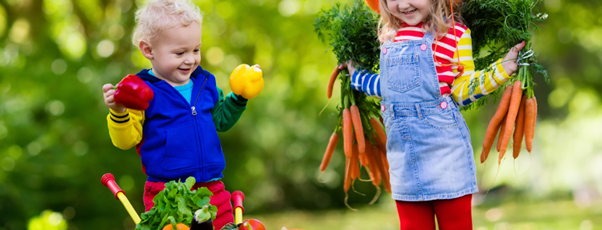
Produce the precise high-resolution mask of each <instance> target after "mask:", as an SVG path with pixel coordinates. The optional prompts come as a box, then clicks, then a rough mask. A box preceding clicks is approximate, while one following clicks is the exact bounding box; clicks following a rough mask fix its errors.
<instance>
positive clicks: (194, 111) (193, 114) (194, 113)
mask: <svg viewBox="0 0 602 230" xmlns="http://www.w3.org/2000/svg"><path fill="white" fill-rule="evenodd" d="M205 83H207V78H205V81H204V82H203V85H202V86H201V89H200V90H199V94H198V95H196V99H195V100H194V103H192V116H196V115H197V113H196V108H195V105H196V102H197V101H198V100H199V96H201V91H203V88H205Z"/></svg>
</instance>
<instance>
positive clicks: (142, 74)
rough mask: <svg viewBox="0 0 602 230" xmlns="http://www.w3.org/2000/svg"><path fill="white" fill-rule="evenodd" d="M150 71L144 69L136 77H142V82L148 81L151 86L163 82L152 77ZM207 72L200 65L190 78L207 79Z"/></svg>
mask: <svg viewBox="0 0 602 230" xmlns="http://www.w3.org/2000/svg"><path fill="white" fill-rule="evenodd" d="M148 70H149V69H143V70H141V71H140V72H139V73H137V74H136V75H137V76H138V77H140V78H141V79H142V80H144V81H147V82H149V83H151V84H155V83H157V82H160V81H163V80H161V79H159V78H157V77H155V76H153V75H150V74H149V73H148ZM205 72H206V71H205V70H204V69H203V68H202V67H201V66H200V65H199V66H197V68H196V69H195V70H194V72H192V74H191V75H190V78H194V79H196V78H198V76H199V75H200V76H202V77H206V76H205Z"/></svg>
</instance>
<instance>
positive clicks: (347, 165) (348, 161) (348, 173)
mask: <svg viewBox="0 0 602 230" xmlns="http://www.w3.org/2000/svg"><path fill="white" fill-rule="evenodd" d="M350 185H351V158H349V157H346V159H345V182H344V183H343V189H344V190H345V192H347V191H349V186H350Z"/></svg>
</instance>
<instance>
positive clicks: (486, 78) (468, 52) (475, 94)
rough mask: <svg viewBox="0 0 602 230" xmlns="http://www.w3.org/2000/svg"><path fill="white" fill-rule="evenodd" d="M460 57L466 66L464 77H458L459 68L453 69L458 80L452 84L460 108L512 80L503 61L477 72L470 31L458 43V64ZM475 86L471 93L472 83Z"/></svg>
mask: <svg viewBox="0 0 602 230" xmlns="http://www.w3.org/2000/svg"><path fill="white" fill-rule="evenodd" d="M458 55H460V63H461V64H462V65H463V66H464V73H463V74H462V76H457V75H458V70H457V67H456V66H454V67H453V68H452V70H453V73H454V75H455V76H456V79H455V80H454V83H453V84H452V89H451V90H452V96H453V98H454V100H456V101H457V102H458V103H459V104H460V106H465V105H468V104H470V103H472V102H474V101H476V100H478V99H479V98H481V97H483V96H485V95H487V94H490V93H491V92H493V91H495V90H496V89H497V88H499V87H500V86H502V85H504V83H506V81H508V80H509V79H510V76H508V74H507V73H506V71H505V70H504V67H502V64H501V61H502V59H500V60H498V61H496V62H495V63H493V64H491V65H490V66H489V67H488V68H486V69H485V70H475V65H474V60H473V58H472V38H471V36H470V29H468V30H466V32H464V34H463V35H462V37H461V38H460V41H458V49H457V50H456V52H455V53H454V59H453V60H454V62H455V63H457V60H458ZM471 82H473V84H475V86H474V90H473V91H471V87H473V86H470V83H471Z"/></svg>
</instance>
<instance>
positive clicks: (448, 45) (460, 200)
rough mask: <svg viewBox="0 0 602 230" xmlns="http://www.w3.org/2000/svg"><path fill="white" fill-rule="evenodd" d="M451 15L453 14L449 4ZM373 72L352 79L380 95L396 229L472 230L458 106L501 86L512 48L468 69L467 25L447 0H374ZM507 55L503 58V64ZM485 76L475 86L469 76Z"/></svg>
mask: <svg viewBox="0 0 602 230" xmlns="http://www.w3.org/2000/svg"><path fill="white" fill-rule="evenodd" d="M451 7H453V12H454V13H453V14H454V15H452V8H451ZM379 10H380V14H381V21H380V27H379V30H378V36H379V40H380V42H381V44H382V45H381V56H380V75H377V74H374V73H369V72H368V71H366V70H363V69H358V70H357V71H356V69H355V67H354V66H353V63H349V64H347V65H346V66H347V67H348V69H349V72H350V73H351V74H352V79H351V84H352V87H353V88H354V89H356V90H359V91H362V92H364V93H366V94H368V95H370V96H378V97H382V101H381V110H382V116H383V119H384V123H385V127H386V130H387V135H388V142H387V158H388V161H389V165H390V169H389V173H390V178H391V189H392V197H393V199H394V200H395V201H396V204H397V210H398V214H399V219H400V224H401V229H420V230H423V229H433V230H434V229H435V216H436V218H437V223H438V225H439V229H442V230H445V229H472V216H471V215H472V214H471V199H472V194H473V193H475V192H477V191H478V189H477V183H476V172H475V170H476V168H475V162H474V155H473V149H472V146H471V141H470V131H469V130H468V127H467V126H466V123H465V121H464V118H463V117H462V114H461V113H460V111H459V110H458V106H464V105H467V104H469V103H471V102H473V101H475V100H477V99H478V98H480V97H482V96H483V95H486V94H488V93H491V92H492V91H494V90H495V89H497V88H498V87H499V86H501V85H503V84H504V83H505V82H506V81H507V80H508V79H510V76H511V75H512V74H513V73H514V72H515V71H516V69H517V64H516V63H515V61H513V59H515V58H516V57H517V55H518V51H519V50H521V49H522V48H523V46H524V42H522V43H520V44H518V45H516V46H515V47H514V49H512V51H510V52H509V53H508V54H507V55H506V57H505V58H504V60H498V61H497V62H496V63H494V64H492V65H491V70H490V71H488V72H482V71H475V70H474V62H473V59H472V46H471V44H472V42H471V38H470V30H469V29H468V28H466V26H464V25H462V24H461V23H457V20H459V19H460V15H459V12H460V9H459V7H458V5H457V3H455V2H452V0H380V1H379ZM506 60H509V61H506ZM481 74H484V75H485V80H484V81H483V82H479V84H480V85H479V86H478V87H476V89H475V90H474V91H471V90H469V83H470V81H471V80H472V79H473V78H478V77H479V76H480V75H481Z"/></svg>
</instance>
